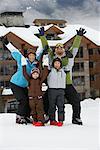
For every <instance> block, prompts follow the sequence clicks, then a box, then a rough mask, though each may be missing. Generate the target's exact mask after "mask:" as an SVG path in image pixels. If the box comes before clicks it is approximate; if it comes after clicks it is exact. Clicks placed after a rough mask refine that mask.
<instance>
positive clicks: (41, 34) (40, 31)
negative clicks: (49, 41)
mask: <svg viewBox="0 0 100 150" xmlns="http://www.w3.org/2000/svg"><path fill="white" fill-rule="evenodd" d="M38 31H39V34H40V36H43V35H44V27H41V28H40V29H38Z"/></svg>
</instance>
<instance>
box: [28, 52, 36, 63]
mask: <svg viewBox="0 0 100 150" xmlns="http://www.w3.org/2000/svg"><path fill="white" fill-rule="evenodd" d="M28 59H29V61H30V62H33V61H34V60H35V55H34V54H33V53H30V54H29V55H28Z"/></svg>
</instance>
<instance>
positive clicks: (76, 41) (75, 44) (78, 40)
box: [69, 28, 86, 58]
mask: <svg viewBox="0 0 100 150" xmlns="http://www.w3.org/2000/svg"><path fill="white" fill-rule="evenodd" d="M76 31H77V35H76V36H75V39H74V41H73V44H72V46H71V48H70V49H69V51H71V53H72V54H73V57H74V58H75V56H76V54H77V52H78V49H79V47H80V43H81V40H82V36H83V35H84V34H85V33H86V31H85V29H83V28H80V29H79V30H76Z"/></svg>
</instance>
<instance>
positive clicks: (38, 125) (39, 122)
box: [35, 121, 44, 127]
mask: <svg viewBox="0 0 100 150" xmlns="http://www.w3.org/2000/svg"><path fill="white" fill-rule="evenodd" d="M35 126H37V127H40V126H44V123H43V122H41V121H38V122H36V123H35Z"/></svg>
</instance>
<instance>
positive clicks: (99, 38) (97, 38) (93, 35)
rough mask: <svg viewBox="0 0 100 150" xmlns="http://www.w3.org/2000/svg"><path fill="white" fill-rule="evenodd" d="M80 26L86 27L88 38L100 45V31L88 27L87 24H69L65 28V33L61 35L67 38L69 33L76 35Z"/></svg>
mask: <svg viewBox="0 0 100 150" xmlns="http://www.w3.org/2000/svg"><path fill="white" fill-rule="evenodd" d="M79 28H84V29H85V30H86V31H87V32H86V34H85V35H84V36H85V37H86V38H88V39H89V40H90V41H92V42H93V43H95V44H96V45H98V46H100V31H97V30H94V29H92V28H89V27H86V26H85V25H79V24H76V25H67V27H65V28H63V29H62V31H64V34H63V35H60V37H62V38H65V37H66V36H67V35H68V34H69V35H70V36H71V35H72V34H73V36H75V34H76V30H78V29H79Z"/></svg>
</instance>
